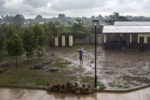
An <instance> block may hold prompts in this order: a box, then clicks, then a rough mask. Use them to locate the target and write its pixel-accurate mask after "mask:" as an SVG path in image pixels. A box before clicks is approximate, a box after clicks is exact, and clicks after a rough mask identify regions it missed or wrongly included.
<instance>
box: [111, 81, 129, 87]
mask: <svg viewBox="0 0 150 100" xmlns="http://www.w3.org/2000/svg"><path fill="white" fill-rule="evenodd" d="M108 84H109V86H111V87H115V88H129V87H130V86H128V85H122V84H119V83H118V82H109V83H108Z"/></svg>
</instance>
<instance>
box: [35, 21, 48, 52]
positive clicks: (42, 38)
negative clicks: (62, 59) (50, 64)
mask: <svg viewBox="0 0 150 100" xmlns="http://www.w3.org/2000/svg"><path fill="white" fill-rule="evenodd" d="M33 31H34V34H35V43H36V48H37V49H38V52H41V51H42V48H43V46H45V44H46V41H47V36H46V34H45V30H44V28H43V27H42V26H41V25H40V24H36V25H35V26H34V27H33Z"/></svg>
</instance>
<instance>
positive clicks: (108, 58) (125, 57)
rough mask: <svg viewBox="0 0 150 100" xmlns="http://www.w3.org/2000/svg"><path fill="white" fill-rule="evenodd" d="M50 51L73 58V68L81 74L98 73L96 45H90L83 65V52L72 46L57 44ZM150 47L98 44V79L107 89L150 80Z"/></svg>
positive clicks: (71, 59)
mask: <svg viewBox="0 0 150 100" xmlns="http://www.w3.org/2000/svg"><path fill="white" fill-rule="evenodd" d="M50 52H51V53H53V54H55V56H59V57H61V58H64V59H66V60H69V61H71V62H72V67H71V68H70V70H73V71H74V75H76V76H78V77H79V79H80V77H85V76H89V77H94V48H89V49H86V53H85V54H84V57H83V60H84V64H83V66H80V65H79V59H78V58H79V57H78V56H79V55H78V53H77V52H76V50H74V49H72V48H61V50H60V48H57V49H56V48H55V49H50ZM149 63H150V51H136V50H122V51H121V50H109V51H104V50H103V49H102V48H101V47H98V48H97V75H98V81H100V82H102V83H104V84H105V86H106V87H107V89H122V88H124V89H125V88H132V87H136V86H141V85H146V84H149V83H150V71H149V69H148V67H147V66H146V65H149Z"/></svg>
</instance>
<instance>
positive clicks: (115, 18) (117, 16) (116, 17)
mask: <svg viewBox="0 0 150 100" xmlns="http://www.w3.org/2000/svg"><path fill="white" fill-rule="evenodd" d="M115 21H130V20H129V19H128V18H127V17H125V16H120V14H119V13H118V12H114V13H113V14H112V15H110V16H109V19H107V20H105V22H106V23H108V24H111V25H112V24H114V22H115Z"/></svg>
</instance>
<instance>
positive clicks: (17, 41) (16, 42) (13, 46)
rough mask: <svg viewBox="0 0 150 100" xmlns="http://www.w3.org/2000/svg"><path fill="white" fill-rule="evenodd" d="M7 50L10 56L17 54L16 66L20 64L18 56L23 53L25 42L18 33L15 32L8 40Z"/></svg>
mask: <svg viewBox="0 0 150 100" xmlns="http://www.w3.org/2000/svg"><path fill="white" fill-rule="evenodd" d="M7 52H8V54H9V55H10V56H16V67H17V66H18V60H17V59H18V56H19V55H21V54H22V53H23V42H22V39H21V38H20V37H19V35H18V34H17V33H13V34H12V36H11V37H10V38H9V40H7Z"/></svg>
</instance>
